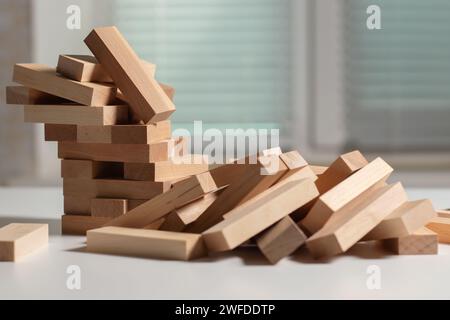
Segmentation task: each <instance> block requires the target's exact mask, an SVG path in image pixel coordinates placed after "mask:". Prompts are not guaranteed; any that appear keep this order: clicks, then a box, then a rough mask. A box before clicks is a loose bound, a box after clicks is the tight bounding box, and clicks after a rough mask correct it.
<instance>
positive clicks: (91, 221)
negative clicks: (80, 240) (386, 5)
mask: <svg viewBox="0 0 450 320" xmlns="http://www.w3.org/2000/svg"><path fill="white" fill-rule="evenodd" d="M109 220H111V218H108V217H92V216H78V215H67V214H65V215H63V216H62V219H61V232H62V234H68V235H80V236H85V235H86V232H87V231H88V230H92V229H97V228H100V227H102V226H103V225H104V224H105V223H107V222H108V221H109Z"/></svg>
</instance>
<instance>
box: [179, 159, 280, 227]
mask: <svg viewBox="0 0 450 320" xmlns="http://www.w3.org/2000/svg"><path fill="white" fill-rule="evenodd" d="M247 166H248V169H247V171H246V172H245V173H244V174H243V175H242V177H241V179H237V180H236V181H234V182H233V183H231V184H230V185H229V186H228V188H226V189H225V190H224V191H223V192H222V193H221V194H220V196H219V197H218V198H217V200H216V201H214V202H213V203H212V204H211V206H209V207H208V209H206V210H205V212H203V213H202V214H201V215H200V216H199V217H198V218H197V219H196V220H195V221H194V222H193V223H192V224H191V225H189V226H188V227H187V228H186V232H192V233H201V232H203V231H205V230H207V229H209V228H211V227H212V226H214V225H215V224H217V223H219V222H220V221H222V220H223V215H224V214H226V213H227V212H229V211H231V210H232V209H234V208H235V207H237V206H239V205H240V204H243V203H245V202H246V201H248V200H250V199H252V198H254V197H255V196H256V195H258V194H260V193H261V192H263V191H265V190H267V189H268V188H270V187H271V186H272V185H273V184H274V183H275V182H277V181H278V180H279V179H280V178H281V177H282V176H283V175H284V174H286V172H287V171H288V170H287V167H286V165H285V164H284V162H283V161H281V160H280V157H279V156H276V155H273V156H261V157H258V164H257V165H247Z"/></svg>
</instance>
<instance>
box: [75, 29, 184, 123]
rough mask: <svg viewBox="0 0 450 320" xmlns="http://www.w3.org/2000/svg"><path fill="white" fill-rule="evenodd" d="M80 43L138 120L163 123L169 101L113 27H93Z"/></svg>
mask: <svg viewBox="0 0 450 320" xmlns="http://www.w3.org/2000/svg"><path fill="white" fill-rule="evenodd" d="M84 42H85V43H86V45H87V46H88V47H89V49H90V50H91V51H92V53H93V54H94V56H95V57H96V58H97V60H98V61H99V62H100V64H101V65H102V67H103V68H104V70H106V72H108V74H109V75H110V76H111V78H112V79H113V80H114V83H115V84H116V85H117V87H118V88H119V89H120V90H121V92H123V94H124V95H125V97H126V99H127V101H128V103H129V104H130V107H131V109H132V111H133V112H134V114H136V115H137V116H138V117H139V118H140V119H141V120H143V121H144V122H146V123H147V122H152V123H154V122H158V121H162V120H166V119H168V118H169V117H170V115H171V114H172V113H173V112H174V111H175V105H174V104H173V102H172V101H171V100H170V99H169V97H167V95H166V94H165V93H164V91H163V89H162V88H161V86H160V85H159V84H158V82H156V80H154V79H153V78H152V77H151V76H150V75H148V74H147V72H146V71H145V69H144V68H143V67H142V65H141V62H140V59H139V58H138V56H137V55H136V53H135V52H134V51H133V49H132V48H131V46H130V45H129V44H128V42H127V41H126V40H125V38H124V37H123V36H122V35H121V34H120V32H119V30H117V28H116V27H102V28H95V29H94V30H92V32H91V33H90V34H89V35H88V36H87V37H86V39H85V40H84Z"/></svg>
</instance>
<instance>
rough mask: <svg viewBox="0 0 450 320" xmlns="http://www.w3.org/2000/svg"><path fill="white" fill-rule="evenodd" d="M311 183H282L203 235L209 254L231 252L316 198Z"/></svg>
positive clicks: (234, 210)
mask: <svg viewBox="0 0 450 320" xmlns="http://www.w3.org/2000/svg"><path fill="white" fill-rule="evenodd" d="M318 193H319V192H318V191H317V188H316V186H315V185H314V182H313V180H311V179H305V180H299V181H292V182H285V181H281V182H279V183H277V184H275V185H274V186H272V187H271V188H269V189H267V190H266V191H264V192H262V193H261V194H259V195H257V196H256V197H254V198H253V199H250V200H249V201H247V202H246V203H244V204H243V205H241V206H239V207H237V208H235V209H233V210H232V211H231V212H230V213H231V214H230V217H229V218H227V219H225V220H223V221H222V222H220V223H218V224H216V225H215V226H213V227H212V228H210V229H208V230H206V231H205V232H204V233H203V238H204V240H205V243H206V245H207V247H208V249H209V250H210V251H227V250H233V249H234V248H236V247H237V246H239V245H241V244H242V243H244V242H246V241H247V240H249V239H251V238H252V237H254V236H255V235H257V234H258V233H260V232H261V231H263V230H265V229H267V228H268V227H270V226H271V225H273V224H274V223H276V222H277V221H279V220H281V219H282V218H284V217H286V216H287V215H289V214H290V213H291V212H293V211H294V210H296V209H298V208H300V207H301V206H303V205H305V204H306V203H308V202H309V201H311V200H312V199H314V198H315V197H316V196H317V195H318Z"/></svg>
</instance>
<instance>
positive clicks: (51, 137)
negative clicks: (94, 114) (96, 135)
mask: <svg viewBox="0 0 450 320" xmlns="http://www.w3.org/2000/svg"><path fill="white" fill-rule="evenodd" d="M44 136H45V141H76V140H77V126H76V125H74V124H52V123H46V124H44Z"/></svg>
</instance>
